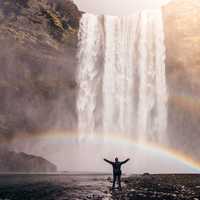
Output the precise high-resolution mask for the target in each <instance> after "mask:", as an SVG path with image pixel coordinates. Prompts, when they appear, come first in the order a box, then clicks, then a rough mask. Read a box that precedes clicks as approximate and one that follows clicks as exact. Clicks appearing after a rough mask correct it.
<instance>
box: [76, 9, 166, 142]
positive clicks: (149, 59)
mask: <svg viewBox="0 0 200 200" xmlns="http://www.w3.org/2000/svg"><path fill="white" fill-rule="evenodd" d="M102 55H103V56H102ZM78 59H79V67H78V76H77V82H78V83H79V93H78V99H77V113H78V128H79V133H80V137H86V135H88V134H90V135H93V134H95V133H96V132H97V130H98V131H99V130H100V132H101V134H105V135H106V134H109V133H120V134H122V135H128V136H129V137H131V136H133V137H134V138H136V137H137V138H138V139H141V140H153V141H160V140H161V139H162V138H163V136H164V135H165V130H166V127H167V99H168V95H167V86H166V77H165V46H164V30H163V20H162V12H161V10H154V11H142V12H140V13H137V14H135V15H131V16H126V17H114V16H95V15H91V14H84V15H83V17H82V19H81V23H80V31H79V54H78ZM99 60H103V62H99ZM97 111H98V112H97ZM99 116H100V117H99ZM99 118H100V120H97V119H99ZM97 121H98V123H97Z"/></svg>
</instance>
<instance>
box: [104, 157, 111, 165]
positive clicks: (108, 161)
mask: <svg viewBox="0 0 200 200" xmlns="http://www.w3.org/2000/svg"><path fill="white" fill-rule="evenodd" d="M103 160H104V161H105V162H107V163H109V164H111V165H112V164H113V162H111V161H110V160H107V159H105V158H104V159H103Z"/></svg>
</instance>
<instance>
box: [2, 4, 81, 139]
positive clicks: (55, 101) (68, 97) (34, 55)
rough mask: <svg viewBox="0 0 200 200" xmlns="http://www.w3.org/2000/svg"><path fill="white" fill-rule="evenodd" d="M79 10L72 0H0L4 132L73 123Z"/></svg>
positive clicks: (9, 135)
mask: <svg viewBox="0 0 200 200" xmlns="http://www.w3.org/2000/svg"><path fill="white" fill-rule="evenodd" d="M80 15H81V13H80V11H78V8H77V7H76V5H75V4H73V3H72V2H71V1H68V0H1V1H0V48H1V51H0V60H1V63H0V70H1V74H0V110H1V113H0V138H1V139H4V138H5V137H6V138H7V139H11V138H12V137H13V136H14V135H16V134H17V133H18V132H23V133H32V134H34V133H38V132H45V131H48V130H49V129H52V128H55V129H57V128H58V127H62V128H64V129H73V128H74V127H75V126H76V125H75V121H76V114H75V104H74V102H75V96H76V94H75V93H76V91H75V88H76V83H75V70H76V69H75V68H76V59H75V56H76V45H77V31H78V26H79V19H80Z"/></svg>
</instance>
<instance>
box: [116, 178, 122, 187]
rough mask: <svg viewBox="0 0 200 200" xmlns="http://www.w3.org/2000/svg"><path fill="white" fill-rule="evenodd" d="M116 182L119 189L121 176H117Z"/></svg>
mask: <svg viewBox="0 0 200 200" xmlns="http://www.w3.org/2000/svg"><path fill="white" fill-rule="evenodd" d="M117 181H118V186H119V189H121V188H122V187H121V175H118V176H117Z"/></svg>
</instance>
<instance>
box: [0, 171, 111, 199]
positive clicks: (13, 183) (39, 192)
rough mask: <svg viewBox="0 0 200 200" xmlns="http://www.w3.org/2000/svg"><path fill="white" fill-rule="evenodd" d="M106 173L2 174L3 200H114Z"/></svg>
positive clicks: (1, 196)
mask: <svg viewBox="0 0 200 200" xmlns="http://www.w3.org/2000/svg"><path fill="white" fill-rule="evenodd" d="M107 178H108V176H105V175H63V174H62V175H57V174H53V175H48V174H46V175H42V174H40V175H33V174H32V175H23V174H18V175H0V200H29V199H30V200H68V199H69V200H73V199H76V200H78V199H80V200H81V199H94V200H95V199H110V198H109V196H110V194H109V187H110V183H109V181H107Z"/></svg>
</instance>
